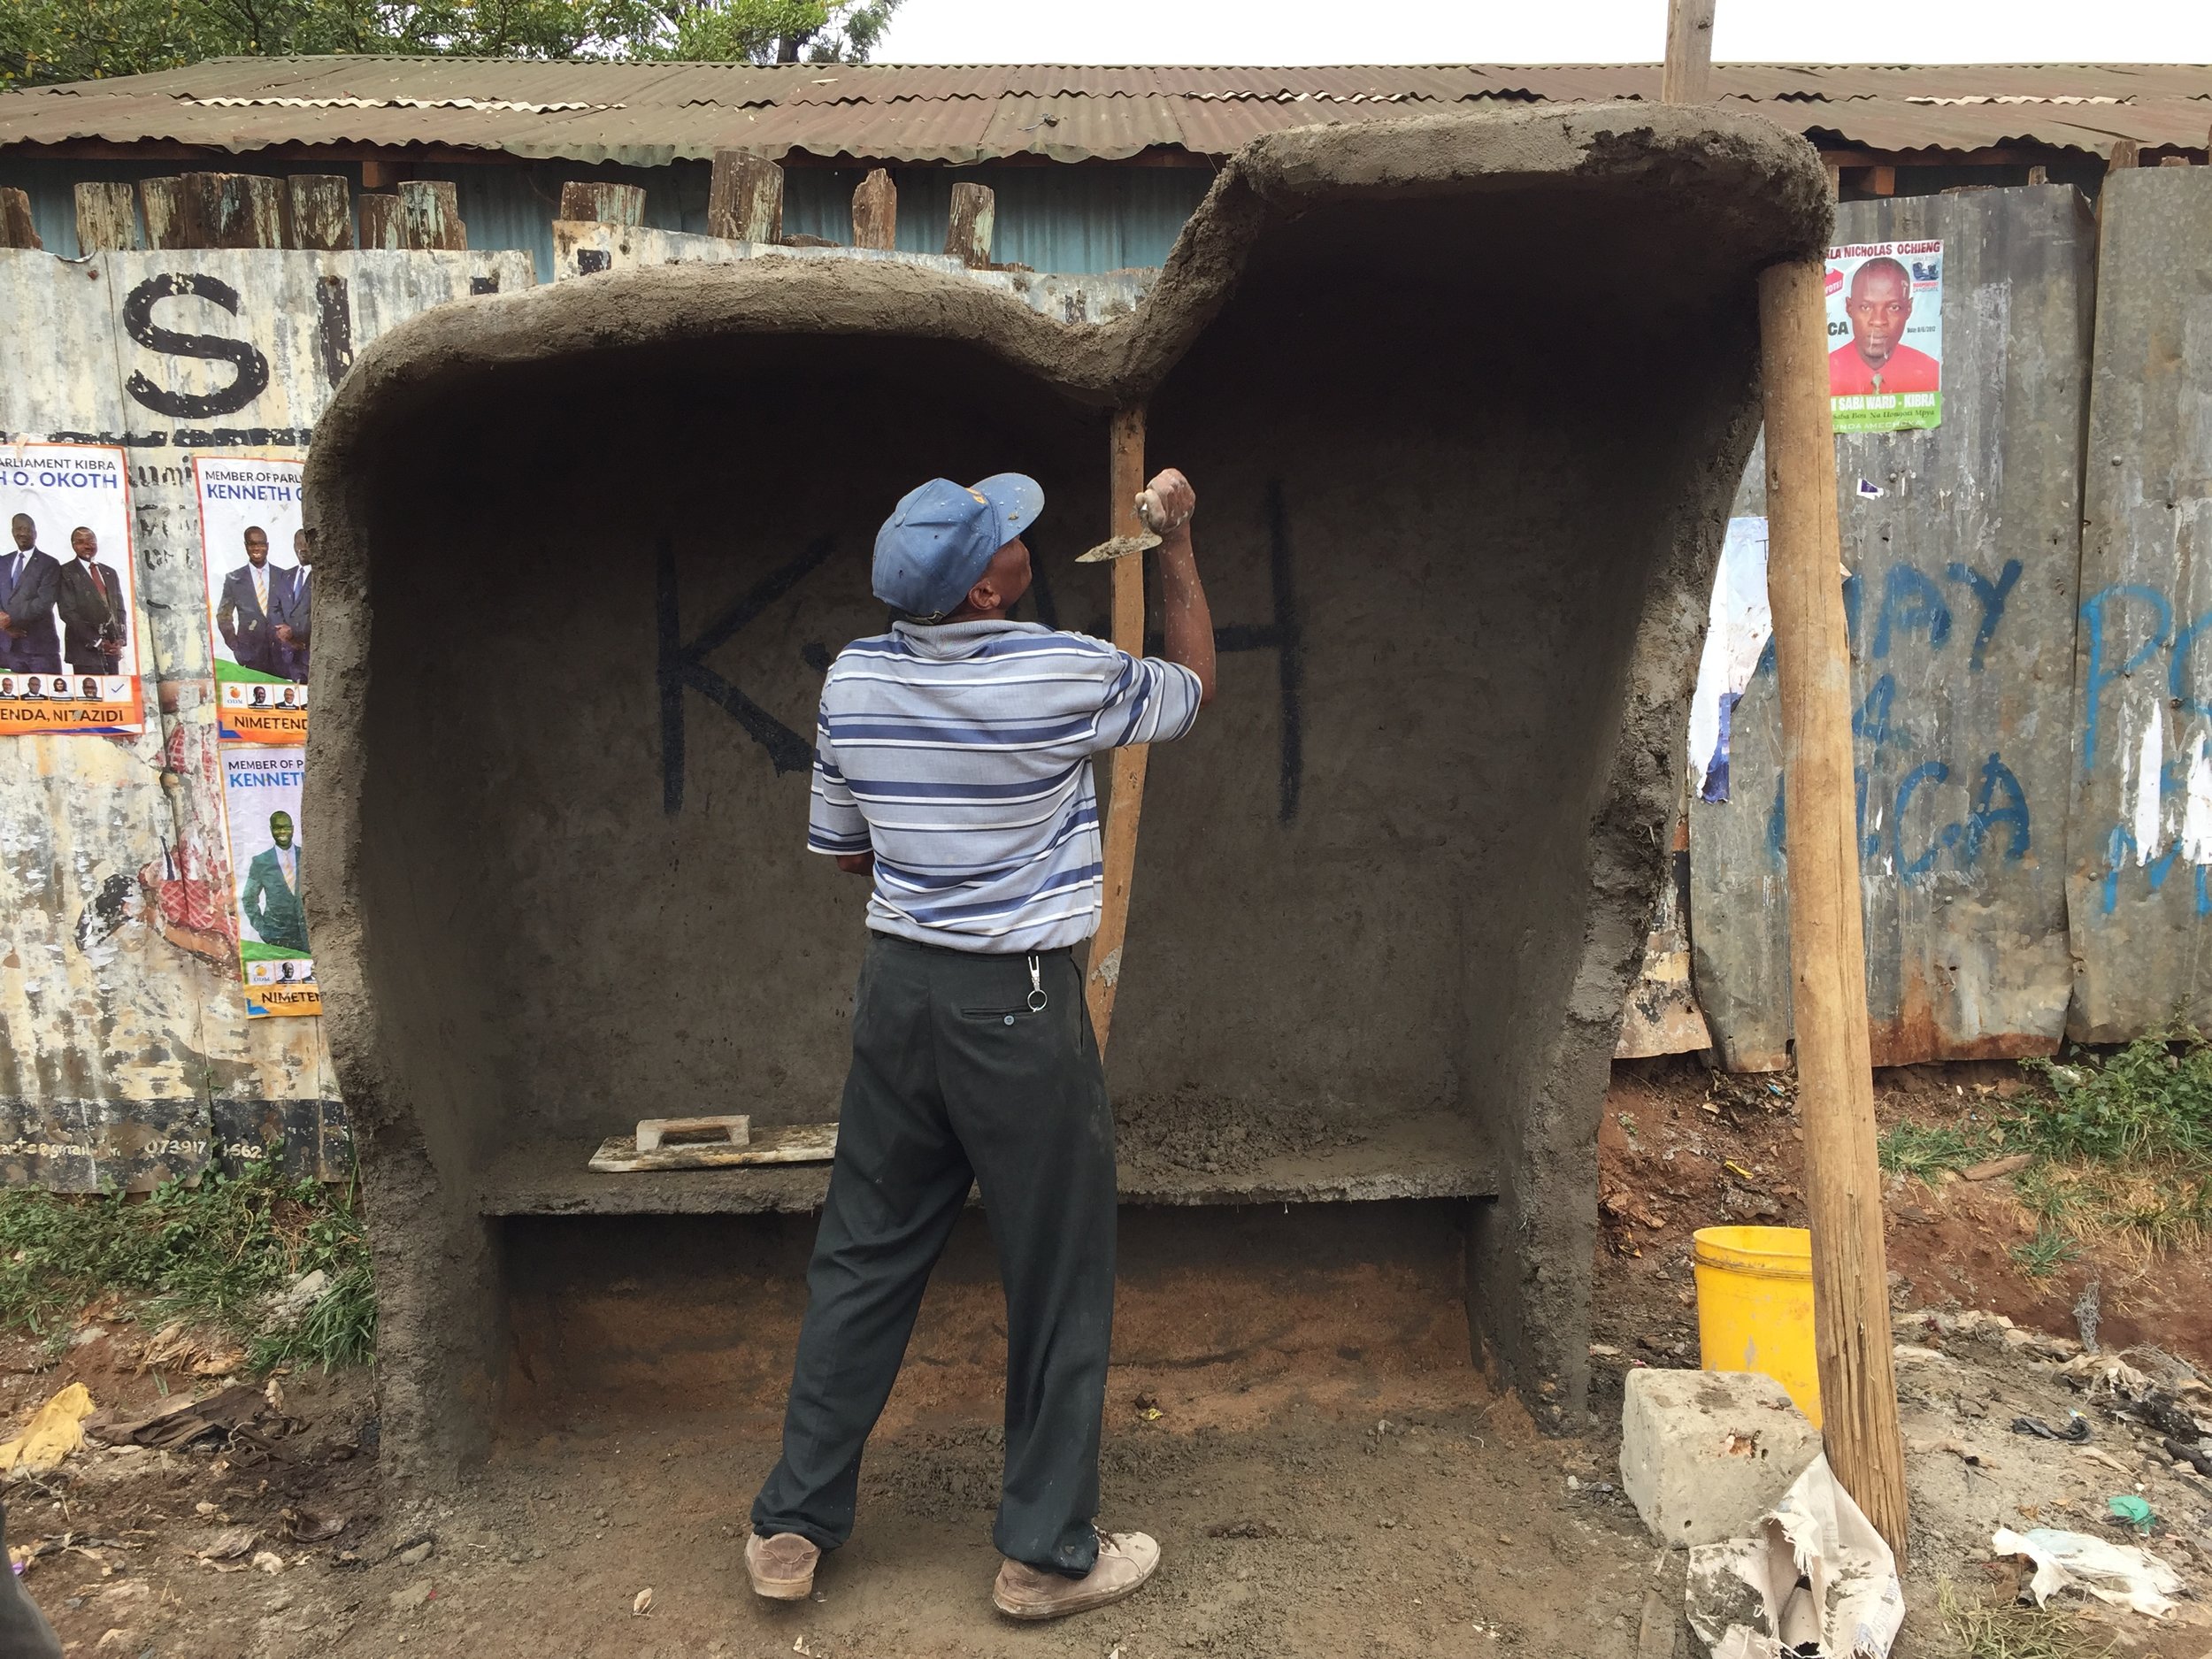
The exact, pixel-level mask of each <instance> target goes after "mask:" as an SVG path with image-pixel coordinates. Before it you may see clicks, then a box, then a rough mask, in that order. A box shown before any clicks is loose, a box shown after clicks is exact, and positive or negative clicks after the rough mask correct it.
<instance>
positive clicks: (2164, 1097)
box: [2015, 1026, 2212, 1164]
mask: <svg viewBox="0 0 2212 1659" xmlns="http://www.w3.org/2000/svg"><path fill="white" fill-rule="evenodd" d="M2022 1064H2024V1065H2025V1066H2026V1067H2027V1068H2028V1069H2029V1070H2031V1071H2035V1072H2037V1073H2039V1075H2040V1076H2041V1077H2042V1078H2043V1079H2044V1080H2045V1081H2046V1082H2047V1083H2048V1084H2049V1085H2050V1087H2051V1092H2050V1094H2048V1095H2041V1094H2038V1095H2032V1096H2026V1097H2024V1098H2023V1101H2022V1109H2021V1112H2020V1117H2019V1121H2018V1124H2017V1125H2016V1131H2015V1133H2016V1138H2017V1140H2018V1142H2019V1144H2020V1145H2021V1146H2022V1147H2023V1148H2025V1149H2026V1150H2030V1151H2034V1152H2040V1153H2042V1154H2043V1155H2044V1156H2047V1157H2054V1158H2067V1157H2079V1158H2094V1159H2098V1160H2101V1161H2103V1162H2106V1163H2115V1162H2118V1161H2120V1160H2122V1159H2131V1160H2137V1161H2167V1160H2172V1161H2177V1162H2181V1163H2186V1164H2206V1163H2208V1162H2212V1044H2208V1043H2207V1042H2206V1041H2205V1039H2204V1037H2203V1036H2202V1034H2201V1033H2199V1032H2197V1031H2195V1030H2194V1029H2193V1028H2191V1027H2187V1026H2180V1027H2177V1028H2175V1029H2172V1030H2170V1031H2164V1032H2159V1033H2154V1034H2153V1035H2150V1036H2147V1037H2140V1038H2138V1039H2137V1040H2136V1041H2133V1042H2131V1043H2130V1044H2128V1046H2127V1047H2126V1048H2123V1049H2121V1050H2120V1052H2119V1053H2117V1054H2115V1055H2111V1056H2108V1057H2107V1058H2105V1059H2104V1060H2103V1061H2101V1062H2098V1061H2094V1060H2090V1059H2086V1058H2079V1057H2078V1058H2076V1059H2075V1060H2073V1061H2071V1062H2070V1063H2068V1064H2055V1063H2054V1062H2052V1061H2049V1060H2028V1061H2024V1062H2023V1063H2022Z"/></svg>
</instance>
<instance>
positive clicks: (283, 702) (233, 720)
mask: <svg viewBox="0 0 2212 1659" xmlns="http://www.w3.org/2000/svg"><path fill="white" fill-rule="evenodd" d="M305 465H306V464H305V463H304V462H301V461H265V460H239V459H233V458H229V457H216V456H206V455H203V456H196V457H193V462H192V472H193V478H194V484H195V488H196V492H197V494H198V496H199V505H200V550H201V555H202V563H203V565H204V568H205V571H206V580H207V618H208V645H209V649H210V652H211V656H212V659H213V661H214V664H215V701H216V713H217V719H218V721H219V727H218V729H219V732H220V733H221V735H222V737H223V738H224V739H225V740H227V741H232V742H246V743H276V744H297V743H302V742H304V741H306V739H307V651H308V636H309V634H310V633H311V615H310V613H311V603H312V595H311V592H310V589H311V586H312V583H311V580H310V577H309V572H308V567H307V566H306V565H303V564H302V563H301V561H300V552H301V549H302V542H303V537H302V535H301V534H300V475H301V473H302V472H303V470H304V468H305Z"/></svg>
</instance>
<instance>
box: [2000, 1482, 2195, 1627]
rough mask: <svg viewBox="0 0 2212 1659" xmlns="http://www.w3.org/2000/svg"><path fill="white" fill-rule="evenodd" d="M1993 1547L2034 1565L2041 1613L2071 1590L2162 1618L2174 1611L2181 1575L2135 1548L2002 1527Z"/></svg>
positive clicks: (2079, 1535)
mask: <svg viewBox="0 0 2212 1659" xmlns="http://www.w3.org/2000/svg"><path fill="white" fill-rule="evenodd" d="M2115 1502H2117V1500H2115ZM2136 1502H2141V1500H2140V1499H2137V1500H2136ZM1989 1541H1990V1548H1993V1549H1994V1550H1995V1551H1996V1552H1997V1553H1998V1554H1999V1555H2025V1556H2026V1557H2027V1558H2028V1559H2029V1560H2030V1561H2032V1562H2033V1563H2035V1577H2034V1578H2032V1579H2031V1580H2030V1581H2029V1584H2028V1588H2029V1589H2030V1590H2031V1591H2032V1592H2033V1594H2034V1595H2035V1604H2036V1605H2037V1606H2038V1607H2041V1606H2042V1605H2043V1604H2044V1603H2045V1602H2046V1601H2049V1600H2050V1599H2051V1597H2052V1596H2054V1595H2055V1594H2057V1593H2058V1592H2059V1591H2061V1590H2063V1589H2066V1588H2068V1587H2069V1586H2072V1587H2076V1588H2079V1589H2082V1590H2085V1591H2087V1592H2088V1593H2089V1594H2091V1595H2093V1596H2095V1597H2096V1598H2097V1599H2098V1600H2099V1601H2109V1602H2111V1603H2112V1604H2113V1605H2114V1606H2115V1607H2125V1608H2132V1609H2134V1610H2135V1611H2136V1612H2138V1613H2143V1614H2147V1615H2148V1616H2149V1617H2152V1618H2163V1617H2166V1615H2167V1614H2169V1613H2170V1612H2172V1611H2173V1610H2174V1604H2173V1601H2171V1600H2170V1598H2171V1597H2172V1596H2173V1595H2174V1594H2177V1592H2178V1591H2179V1590H2180V1588H2181V1575H2180V1574H2179V1573H2177V1572H2176V1571H2174V1570H2173V1569H2172V1568H2171V1567H2170V1566H2168V1565H2167V1564H2166V1563H2164V1562H2162V1561H2161V1560H2160V1559H2159V1558H2158V1557H2157V1556H2155V1555H2152V1554H2151V1553H2150V1552H2149V1551H2148V1550H2147V1549H2141V1548H2138V1547H2136V1546H2135V1545H2133V1544H2108V1543H2107V1542H2105V1540H2103V1539H2101V1538H2092V1537H2090V1536H2089V1535H2088V1534H2087V1533H2085V1532H2060V1531H2058V1530H2057V1529H2056V1528H2054V1527H2047V1526H2039V1527H2037V1528H2036V1529H2035V1530H2034V1531H2033V1532H2026V1533H2021V1532H2013V1531H2012V1530H2011V1529H2010V1528H2009V1527H2001V1528H1999V1529H1998V1531H1997V1533H1996V1535H1995V1536H1994V1537H1993V1538H1992V1539H1991V1540H1989Z"/></svg>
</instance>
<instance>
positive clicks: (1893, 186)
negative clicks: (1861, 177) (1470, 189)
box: [1866, 167, 1897, 196]
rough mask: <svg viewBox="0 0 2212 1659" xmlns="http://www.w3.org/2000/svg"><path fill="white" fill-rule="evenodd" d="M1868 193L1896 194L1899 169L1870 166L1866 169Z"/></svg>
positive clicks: (1878, 194)
mask: <svg viewBox="0 0 2212 1659" xmlns="http://www.w3.org/2000/svg"><path fill="white" fill-rule="evenodd" d="M1866 193H1867V194H1868V195H1869V196H1895V195H1896V194H1897V169H1896V168H1894V167H1869V168H1868V169H1867V170H1866Z"/></svg>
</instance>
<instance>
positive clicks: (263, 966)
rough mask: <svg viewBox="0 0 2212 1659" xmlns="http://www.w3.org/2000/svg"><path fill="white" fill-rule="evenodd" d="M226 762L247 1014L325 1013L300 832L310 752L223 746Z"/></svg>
mask: <svg viewBox="0 0 2212 1659" xmlns="http://www.w3.org/2000/svg"><path fill="white" fill-rule="evenodd" d="M222 761H223V812H224V817H225V818H226V820H227V833H228V837H229V841H230V869H231V888H232V893H233V896H234V902H235V904H236V907H237V917H238V956H239V971H240V979H241V980H242V983H243V984H244V986H245V987H246V1013H247V1014H248V1016H249V1017H250V1018H261V1017H264V1016H268V1015H277V1014H319V1013H321V1012H322V993H321V992H320V991H319V990H318V989H317V988H316V987H315V982H314V980H315V960H314V957H313V956H312V955H311V952H310V951H309V949H308V944H307V910H306V906H305V903H304V898H303V895H304V893H305V886H304V883H305V878H306V859H307V848H306V845H305V840H304V837H303V835H302V834H301V833H300V832H301V825H300V781H301V779H302V778H303V776H304V775H305V773H306V771H307V751H306V750H305V749H284V748H279V747H277V746H275V745H273V744H265V743H231V744H225V745H223V747H222Z"/></svg>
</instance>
